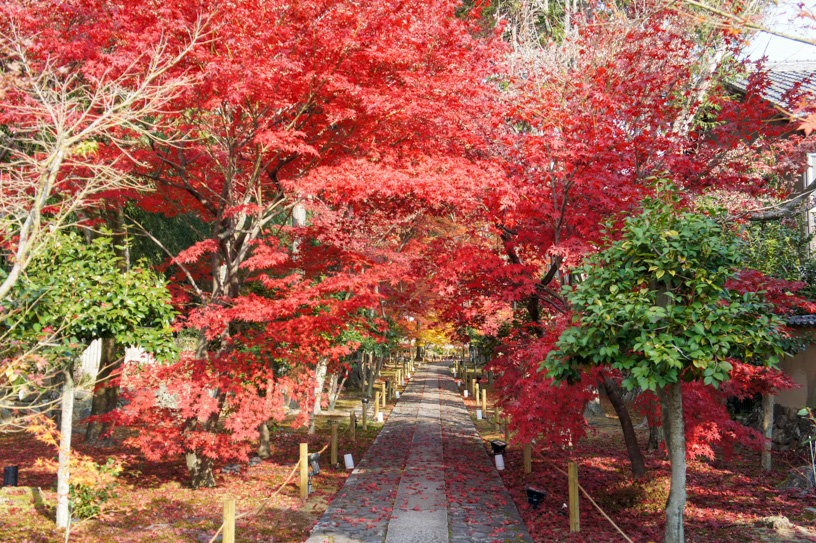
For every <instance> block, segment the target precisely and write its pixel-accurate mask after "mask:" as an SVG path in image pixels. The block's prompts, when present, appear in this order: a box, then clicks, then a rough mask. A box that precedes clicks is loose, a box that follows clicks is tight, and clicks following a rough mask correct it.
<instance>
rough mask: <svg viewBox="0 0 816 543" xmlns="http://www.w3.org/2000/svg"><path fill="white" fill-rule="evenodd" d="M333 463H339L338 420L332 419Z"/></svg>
mask: <svg viewBox="0 0 816 543" xmlns="http://www.w3.org/2000/svg"><path fill="white" fill-rule="evenodd" d="M331 465H332V466H336V465H337V421H336V420H333V421H331Z"/></svg>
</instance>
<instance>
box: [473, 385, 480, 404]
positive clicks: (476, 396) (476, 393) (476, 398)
mask: <svg viewBox="0 0 816 543" xmlns="http://www.w3.org/2000/svg"><path fill="white" fill-rule="evenodd" d="M473 401H474V402H476V405H479V383H478V382H476V381H475V380H474V381H473Z"/></svg>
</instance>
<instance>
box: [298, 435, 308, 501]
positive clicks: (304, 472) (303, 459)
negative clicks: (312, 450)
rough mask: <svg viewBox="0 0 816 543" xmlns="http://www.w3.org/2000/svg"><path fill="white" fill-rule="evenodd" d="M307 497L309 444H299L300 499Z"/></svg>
mask: <svg viewBox="0 0 816 543" xmlns="http://www.w3.org/2000/svg"><path fill="white" fill-rule="evenodd" d="M308 497H309V444H308V443H301V444H300V499H301V500H303V501H306V498H308Z"/></svg>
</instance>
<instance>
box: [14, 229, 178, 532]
mask: <svg viewBox="0 0 816 543" xmlns="http://www.w3.org/2000/svg"><path fill="white" fill-rule="evenodd" d="M118 260H119V258H118V257H117V256H116V254H115V252H114V250H113V246H112V239H111V237H110V236H109V235H104V236H101V237H98V238H96V239H94V240H93V241H92V242H91V243H90V244H87V243H85V241H84V239H83V238H82V237H81V236H80V235H78V234H76V233H73V232H68V233H59V234H58V235H57V236H55V238H54V244H53V246H52V247H50V248H49V250H48V251H43V252H42V253H40V254H39V255H38V256H37V257H36V258H35V259H34V260H32V262H31V264H30V266H29V267H28V270H27V273H26V275H25V276H24V277H23V278H22V279H21V280H20V281H18V282H17V284H16V285H15V289H14V291H13V295H12V296H11V297H10V298H9V299H7V300H6V302H7V304H6V305H7V307H6V309H7V311H6V319H5V320H4V324H5V326H6V333H7V335H8V337H10V338H12V339H13V340H14V341H13V343H12V344H13V345H15V346H16V347H17V348H18V349H19V350H20V353H22V354H23V356H18V357H16V364H15V366H14V367H13V368H11V372H12V373H14V374H15V375H16V380H18V381H19V380H20V379H24V380H27V381H29V382H31V383H32V384H34V385H37V384H38V385H40V386H43V385H44V384H45V383H46V382H47V381H45V380H43V379H39V380H38V379H36V377H35V375H34V374H35V373H37V372H36V371H32V370H33V369H34V368H40V370H41V371H40V372H39V373H40V377H41V376H42V370H44V371H45V373H47V374H51V375H56V376H58V377H59V378H61V380H62V391H61V411H62V416H61V435H60V450H59V456H60V458H59V469H58V477H57V479H58V480H57V496H58V497H57V499H58V502H57V525H58V526H61V527H67V526H68V522H69V512H68V500H69V484H68V481H69V473H68V462H69V458H70V447H71V422H72V421H71V415H72V412H73V400H74V392H73V390H74V386H73V366H74V361H75V360H76V358H77V356H78V355H79V354H80V353H81V352H82V351H83V350H84V349H85V348H86V347H87V346H88V345H89V344H90V343H91V342H92V341H93V340H94V339H97V338H114V339H115V341H116V342H117V343H120V344H123V345H133V346H140V347H142V348H144V349H145V350H146V351H148V352H150V353H151V354H153V355H154V356H155V357H156V358H158V359H163V358H167V357H169V356H172V355H173V354H174V353H175V346H174V343H173V339H172V334H171V332H172V330H171V328H170V324H171V322H172V320H173V318H174V316H175V312H174V310H173V307H172V306H171V305H170V295H169V293H168V291H167V287H166V285H165V282H164V281H163V280H162V279H160V278H159V277H158V276H156V275H155V274H154V273H153V272H151V271H150V270H148V269H146V268H140V267H137V268H134V269H131V270H127V271H125V272H123V271H122V270H121V268H120V266H119V262H118ZM32 363H33V365H32Z"/></svg>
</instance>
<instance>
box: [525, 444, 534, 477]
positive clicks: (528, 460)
mask: <svg viewBox="0 0 816 543" xmlns="http://www.w3.org/2000/svg"><path fill="white" fill-rule="evenodd" d="M532 471H533V447H532V445H530V444H529V443H525V444H524V473H532Z"/></svg>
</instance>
